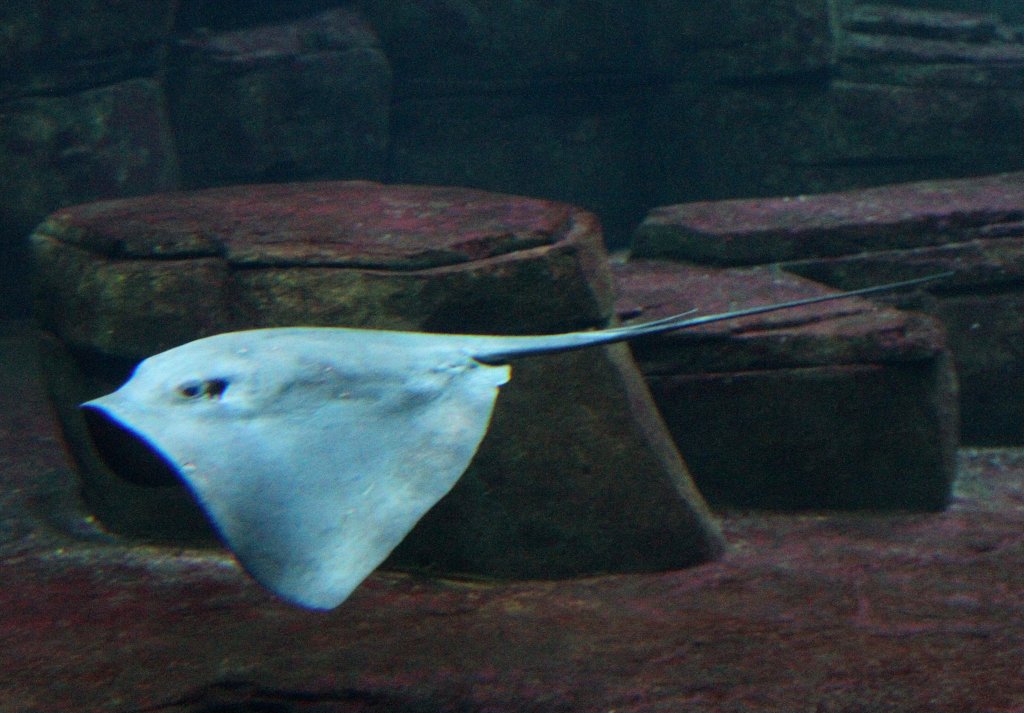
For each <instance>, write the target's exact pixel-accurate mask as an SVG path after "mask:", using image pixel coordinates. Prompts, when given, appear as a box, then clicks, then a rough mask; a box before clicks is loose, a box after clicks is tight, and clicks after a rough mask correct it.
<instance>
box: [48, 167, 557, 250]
mask: <svg viewBox="0 0 1024 713" xmlns="http://www.w3.org/2000/svg"><path fill="white" fill-rule="evenodd" d="M572 212H573V209H572V207H571V206H568V205H566V204H563V203H554V202H551V201H544V200H531V199H519V200H509V196H507V195H502V194H498V193H488V192H486V191H475V190H471V189H465V188H451V189H445V188H440V187H437V186H389V187H388V188H387V189H382V187H381V185H380V184H379V183H372V182H368V181H341V182H330V181H326V182H320V183H291V184H269V185H255V186H229V187H226V188H211V189H207V190H205V191H194V192H185V193H177V194H166V193H164V194H159V195H154V196H148V197H141V198H129V199H122V200H112V201H102V202H98V203H92V204H89V205H82V206H73V207H71V208H66V209H63V210H60V211H57V212H56V213H54V214H53V215H51V216H50V217H49V218H47V220H46V221H45V222H44V223H43V224H42V225H41V226H40V227H39V228H38V232H39V233H40V234H41V235H45V236H52V237H55V238H56V239H59V240H60V241H62V242H65V243H68V244H72V245H79V246H81V247H83V248H85V249H86V250H89V251H91V252H96V253H99V254H103V255H107V256H110V257H116V258H122V259H123V258H151V259H171V258H175V257H177V258H195V257H204V256H207V257H214V256H218V257H224V258H226V259H227V261H228V262H229V263H230V264H232V265H246V264H251V265H257V266H266V265H275V264H283V265H297V264H301V265H331V266H336V267H342V266H351V267H372V268H387V269H392V270H410V269H422V268H426V267H439V266H442V265H451V264H454V263H460V262H466V261H468V260H474V259H483V258H486V257H493V256H495V255H501V254H504V253H508V252H512V251H514V250H521V249H524V248H529V247H536V246H538V245H548V244H551V243H553V242H555V241H557V240H558V239H559V238H561V237H563V234H564V233H565V232H566V231H567V230H568V229H569V227H570V224H571V217H572Z"/></svg>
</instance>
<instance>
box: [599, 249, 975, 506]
mask: <svg viewBox="0 0 1024 713" xmlns="http://www.w3.org/2000/svg"><path fill="white" fill-rule="evenodd" d="M616 278H617V284H618V286H619V291H620V294H621V297H620V311H623V312H626V313H630V312H632V313H636V312H639V313H640V314H642V315H643V318H644V319H656V318H658V317H663V316H667V315H669V314H672V313H674V312H676V311H681V310H684V309H686V308H692V307H696V308H698V310H699V311H700V312H701V313H715V312H721V311H725V310H728V309H736V308H740V307H745V306H753V305H756V304H758V303H765V304H767V303H773V302H781V301H788V300H793V299H800V298H804V297H810V296H814V295H816V294H824V293H825V292H826V290H824V289H822V288H821V287H820V286H819V285H816V284H815V283H812V282H810V281H807V280H803V279H800V278H796V277H793V276H792V275H788V274H786V273H784V272H780V271H778V270H774V269H766V268H755V269H745V270H740V269H729V270H722V269H714V268H706V267H697V266H688V265H683V264H671V263H655V262H643V261H640V262H631V263H628V264H626V265H622V266H619V267H618V268H617V269H616ZM633 351H634V354H635V355H636V358H637V362H638V363H639V365H640V369H641V371H642V372H643V374H644V377H645V379H646V380H647V383H648V385H649V386H650V387H651V392H652V394H653V395H654V400H655V403H657V404H658V408H659V409H660V410H661V413H662V415H663V416H664V418H665V422H666V424H667V425H668V427H669V430H670V431H671V432H672V435H673V437H674V439H675V441H676V445H677V446H678V447H679V450H680V452H681V453H682V454H683V457H684V459H685V460H686V462H687V463H688V464H689V466H690V468H691V472H692V473H693V477H694V480H695V481H696V483H697V485H698V487H699V488H700V490H701V492H702V493H703V494H704V496H705V497H707V498H708V501H709V502H710V503H711V504H712V505H714V506H725V507H741V508H751V507H755V508H773V509H784V510H792V509H824V508H872V509H909V510H935V509H940V508H942V507H944V506H945V505H946V503H947V502H948V501H949V497H950V488H951V486H952V483H953V478H954V475H955V458H956V446H957V425H958V424H957V398H956V397H957V390H956V376H955V374H954V371H953V367H952V360H951V359H950V355H949V352H948V350H947V348H946V345H945V335H944V333H943V330H942V328H941V326H940V325H939V324H938V322H937V321H936V320H934V319H932V318H929V317H925V316H923V315H916V314H908V313H904V312H898V311H896V310H893V309H888V308H879V307H877V306H874V305H872V304H871V303H868V302H865V301H863V300H843V301H841V302H832V303H825V304H821V305H813V306H808V307H802V308H799V309H794V310H787V311H784V312H777V313H773V314H767V315H761V316H757V317H748V318H745V319H743V320H736V321H730V322H727V323H717V324H711V325H705V326H703V327H698V328H695V329H690V330H686V331H683V332H678V333H673V334H666V335H659V336H658V337H654V338H650V339H646V340H643V341H638V342H636V343H635V344H634V345H633Z"/></svg>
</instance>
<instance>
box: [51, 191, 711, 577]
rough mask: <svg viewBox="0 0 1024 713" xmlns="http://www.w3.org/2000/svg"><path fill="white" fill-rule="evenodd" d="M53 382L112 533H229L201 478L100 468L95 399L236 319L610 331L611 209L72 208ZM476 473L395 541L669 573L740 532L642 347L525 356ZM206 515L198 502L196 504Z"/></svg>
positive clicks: (58, 257) (89, 487)
mask: <svg viewBox="0 0 1024 713" xmlns="http://www.w3.org/2000/svg"><path fill="white" fill-rule="evenodd" d="M33 246H34V250H35V257H36V263H37V265H38V285H37V295H38V299H37V302H38V314H39V317H40V319H41V321H42V323H43V325H44V326H45V327H46V328H47V329H48V330H50V331H51V332H52V333H53V335H54V337H53V338H52V339H48V340H46V342H45V343H46V345H47V348H46V350H45V353H46V354H47V361H46V363H47V365H48V368H49V371H50V377H51V378H50V382H49V383H50V387H51V390H52V392H53V395H54V400H55V403H56V404H57V405H58V409H59V413H60V415H61V417H62V420H63V423H64V426H65V428H66V433H67V435H68V438H69V440H70V442H71V444H72V449H73V451H74V452H75V454H76V456H77V457H78V458H79V460H80V461H81V462H82V463H83V466H84V467H83V478H84V488H85V493H86V497H87V499H88V500H89V502H90V504H91V506H92V507H93V508H94V510H95V511H96V512H97V513H98V514H100V515H101V516H102V517H103V518H104V521H105V522H106V523H107V524H108V525H110V526H111V527H113V528H115V529H117V530H119V531H126V532H131V533H135V534H139V535H145V536H149V537H160V538H165V539H166V538H171V539H174V540H175V541H179V542H181V541H193V540H195V539H196V538H202V537H204V536H207V537H208V535H209V533H208V532H207V531H206V529H205V528H202V529H200V530H197V529H196V523H197V522H200V523H201V521H202V520H201V518H200V517H198V516H197V515H196V513H195V509H194V507H192V506H191V504H190V502H189V498H188V497H187V495H186V494H185V492H184V491H183V490H181V489H164V490H161V489H157V490H154V489H151V488H145V487H141V486H136V485H131V484H129V483H127V482H125V481H124V479H122V478H119V477H117V476H116V475H114V474H112V473H110V472H109V471H108V470H107V469H106V468H105V467H103V466H102V464H100V463H99V462H98V461H97V460H96V458H95V457H94V455H93V454H92V449H91V447H90V445H89V442H88V439H87V437H86V435H85V433H84V431H83V429H82V424H81V420H80V417H79V416H78V414H77V411H76V409H75V405H76V404H77V403H80V402H81V401H83V400H85V399H86V398H89V397H92V396H96V395H99V394H101V393H104V392H105V391H109V390H111V389H113V388H114V387H116V386H117V385H118V381H119V379H122V378H124V377H125V376H126V374H127V371H128V369H129V368H130V367H131V365H132V364H133V363H134V362H135V361H138V360H139V359H140V358H142V357H144V356H147V355H149V354H151V353H155V352H159V351H163V350H165V349H167V348H170V347H172V346H176V345H177V344H181V343H184V342H187V341H190V340H192V339H195V338H198V337H201V336H205V335H208V334H213V333H217V332H224V331H230V330H235V329H244V328H251V327H269V326H294V325H299V324H304V325H320V326H350V327H373V328H395V329H404V330H411V331H434V332H463V333H499V334H500V333H543V332H556V331H568V330H571V329H579V328H582V327H586V326H599V325H603V324H605V323H607V320H608V318H609V316H610V312H611V307H612V284H611V275H610V272H609V270H608V266H607V263H606V255H605V252H604V248H603V245H602V239H601V232H600V228H599V227H598V225H597V221H596V219H595V218H594V217H593V216H592V215H590V214H589V213H586V212H584V211H582V210H579V209H576V208H573V207H571V206H567V205H563V204H557V203H552V202H549V201H542V200H533V199H527V198H519V197H514V196H506V195H498V194H492V193H485V192H482V191H473V190H467V189H454V188H438V187H429V186H419V187H417V186H381V185H379V184H372V183H365V182H352V183H310V184H287V185H263V186H244V187H232V188H221V189H210V190H207V191H200V192H195V193H179V194H167V195H157V196H151V197H146V198H139V199H134V200H129V201H113V202H106V203H101V204H96V205H87V206H79V207H75V208H69V209H66V210H63V211H60V212H58V213H56V214H54V215H53V216H51V217H50V218H49V219H48V220H46V221H45V222H44V223H43V224H42V225H41V226H40V227H39V229H38V230H37V231H36V233H35V234H34V236H33ZM513 374H514V376H513V378H512V380H511V382H510V383H509V384H508V385H507V386H505V387H503V388H502V393H501V396H500V397H499V400H498V406H497V409H496V411H495V414H494V417H493V419H492V424H491V428H490V430H489V431H488V435H487V437H486V438H485V440H484V442H483V444H482V445H481V447H480V449H479V451H478V452H477V455H476V458H475V459H474V462H473V464H472V465H471V466H470V469H469V471H468V472H467V473H466V475H465V476H464V477H463V478H462V480H461V481H460V482H459V484H458V485H456V487H455V489H454V490H453V492H452V493H451V495H450V497H448V498H446V499H445V500H444V501H442V503H440V504H439V505H438V506H437V507H436V508H435V509H434V510H433V511H431V512H430V513H429V514H428V515H427V517H426V518H424V520H423V521H422V522H421V523H420V525H419V527H418V528H417V529H416V530H415V531H414V533H413V534H412V535H410V537H409V538H408V539H407V540H406V542H405V544H403V546H402V547H401V548H400V549H399V550H398V551H397V552H396V555H395V557H396V561H400V562H401V563H403V564H404V565H406V566H414V567H434V568H438V569H439V570H441V571H449V572H451V571H455V572H472V573H477V574H481V573H482V574H500V575H515V576H553V575H565V574H578V573H581V572H595V571H635V570H649V569H665V568H669V567H678V566H683V565H686V564H692V563H695V562H699V561H703V560H705V559H707V558H709V557H714V556H715V555H717V554H718V553H719V552H720V550H721V548H722V541H721V536H720V534H719V532H718V530H717V526H716V525H715V523H714V521H713V519H712V518H711V517H710V515H709V514H708V512H707V510H706V508H705V505H704V503H703V500H702V499H701V497H700V495H699V494H698V493H697V491H696V489H695V488H694V487H693V485H692V482H691V481H690V479H689V475H688V474H687V473H686V470H685V466H684V465H683V464H682V462H681V461H680V459H679V457H678V454H677V453H676V452H675V450H674V448H673V446H672V444H671V440H670V438H669V436H668V434H667V432H666V431H665V429H664V425H663V423H662V422H661V420H660V418H659V416H658V415H657V411H656V409H655V408H654V406H653V404H652V403H651V402H650V395H649V393H648V392H647V390H646V387H645V386H644V384H643V380H642V378H641V377H640V375H639V373H638V372H637V370H636V366H635V364H634V363H633V362H632V360H631V358H630V357H629V352H628V349H627V348H626V347H625V346H623V345H616V346H613V347H610V348H608V349H596V350H585V351H581V352H575V353H568V354H560V355H554V356H551V357H549V358H544V359H532V360H531V359H524V360H521V361H518V362H517V363H516V364H514V365H513ZM189 512H191V513H192V514H191V515H190V514H188V513H189Z"/></svg>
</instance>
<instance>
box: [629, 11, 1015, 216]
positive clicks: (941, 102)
mask: <svg viewBox="0 0 1024 713" xmlns="http://www.w3.org/2000/svg"><path fill="white" fill-rule="evenodd" d="M665 5H666V6H668V7H669V9H668V10H667V11H666V12H665V14H664V15H663V16H662V17H660V18H659V19H660V20H661V21H660V22H659V23H657V24H655V25H654V26H653V30H652V36H653V38H654V39H653V40H652V43H653V44H655V46H658V45H657V43H658V42H659V40H658V38H659V37H660V36H662V35H664V36H666V37H667V40H665V41H663V42H662V43H663V44H668V45H669V47H670V48H671V47H678V48H679V50H677V51H675V52H668V53H661V54H659V55H658V56H661V57H668V58H672V62H670V64H669V67H668V70H667V72H668V75H667V76H668V77H669V78H670V83H669V85H668V87H667V88H666V90H665V91H663V92H662V93H661V94H660V95H659V100H658V102H657V103H655V104H654V105H653V107H652V123H651V129H652V131H651V136H652V137H653V138H654V139H655V142H656V143H655V145H657V146H658V147H659V148H660V149H661V150H660V151H659V153H658V154H657V155H656V156H652V157H651V161H650V163H649V166H650V167H651V169H652V170H654V171H661V172H663V175H661V176H660V177H659V179H658V180H657V181H656V182H655V185H656V188H655V194H654V195H655V200H656V201H658V202H661V203H669V202H678V201H680V200H695V199H698V198H705V199H706V198H730V197H737V196H753V195H786V194H795V193H812V192H820V191H827V190H836V189H840V188H845V187H853V186H863V185H871V184H881V183H886V182H894V181H907V180H915V179H922V178H929V177H952V176H961V175H978V174H984V173H992V172H996V171H1006V170H1016V169H1018V168H1019V167H1020V165H1021V164H1020V156H1021V152H1022V148H1024V133H1022V131H1021V127H1022V125H1024V86H1022V83H1021V80H1020V77H1021V72H1020V68H1021V66H1022V64H1024V43H1022V42H1021V38H1020V37H1019V36H1018V34H1017V33H1016V31H1015V29H1014V28H1013V27H1011V26H1008V25H1005V24H1000V22H999V19H998V18H997V17H996V16H994V15H992V14H989V13H978V12H967V11H976V10H977V9H978V8H977V5H976V4H974V5H968V4H967V3H961V5H960V7H961V8H962V9H963V10H964V11H965V12H959V13H951V12H942V11H938V10H934V9H927V10H923V9H920V10H911V9H907V8H899V7H895V6H891V5H871V6H869V7H864V6H863V5H862V4H860V3H852V2H836V3H826V2H814V1H813V0H809V1H803V0H796V1H794V2H784V3H770V4H769V3H760V2H756V0H728V1H724V2H716V3H712V4H710V5H708V6H706V7H705V6H703V5H702V6H700V8H699V10H696V9H689V8H688V7H685V8H684V7H683V6H684V5H685V4H682V3H665ZM929 5H931V3H929ZM673 7H674V8H677V9H676V10H675V11H674V12H672V11H671V10H672V8H673ZM694 7H696V6H694ZM762 13H764V14H762ZM773 18H778V20H774V19H773ZM766 26H767V27H769V28H770V29H768V30H763V28H764V27H766ZM700 30H706V31H700Z"/></svg>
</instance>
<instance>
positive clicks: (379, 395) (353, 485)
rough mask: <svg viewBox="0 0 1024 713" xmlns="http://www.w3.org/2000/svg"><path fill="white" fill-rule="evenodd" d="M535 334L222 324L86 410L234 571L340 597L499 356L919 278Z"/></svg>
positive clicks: (306, 597)
mask: <svg viewBox="0 0 1024 713" xmlns="http://www.w3.org/2000/svg"><path fill="white" fill-rule="evenodd" d="M936 277H938V276H929V277H925V278H919V279H916V280H909V281H905V282H899V283H893V284H889V285H881V286H875V287H869V288H864V289H861V290H854V291H851V292H843V293H835V294H830V295H824V296H818V297H811V298H807V299H799V300H794V301H789V302H783V303H778V304H771V305H764V306H759V307H751V308H747V309H740V310H735V311H730V312H724V313H720V314H711V315H704V316H692V312H687V313H684V314H681V315H675V316H672V317H668V318H665V319H659V320H655V321H649V322H646V323H641V324H636V325H629V326H620V327H612V328H609V329H602V330H597V331H581V332H569V333H565V334H553V335H538V336H485V335H461V334H430V333H421V332H400V331H386V330H372V329H348V328H332V327H285V328H269V329H255V330H248V331H240V332H228V333H224V334H218V335H215V336H211V337H206V338H203V339H198V340H196V341H193V342H189V343H187V344H184V345H182V346H179V347H176V348H173V349H170V350H168V351H165V352H162V353H160V354H157V355H155V356H152V357H149V358H147V359H145V360H144V361H142V362H141V363H140V364H139V365H138V366H137V367H136V369H135V371H134V372H133V374H132V375H131V377H130V378H129V380H128V381H127V382H125V384H124V385H122V386H121V387H120V388H119V389H118V390H117V391H115V392H113V393H111V394H108V395H106V396H103V397H101V398H98V399H95V400H93V401H89V402H87V403H85V404H83V405H82V407H83V409H84V413H85V416H86V420H87V423H88V425H89V428H90V431H91V433H92V435H93V441H94V443H95V444H96V446H97V449H98V451H99V453H100V455H101V456H102V457H103V459H104V460H105V461H106V462H107V463H108V464H109V465H110V466H111V467H112V469H114V470H115V472H119V473H121V474H124V472H125V470H126V469H131V468H132V467H137V461H136V464H135V465H134V466H133V465H132V464H130V463H126V462H125V461H126V459H128V458H129V454H131V453H133V452H134V453H135V455H136V456H137V455H138V454H139V453H142V454H144V455H146V456H147V457H151V458H152V459H153V460H154V461H155V462H158V463H160V465H161V467H163V468H165V469H166V472H169V473H170V474H172V475H173V476H174V477H176V478H178V479H180V480H181V481H183V482H184V484H185V485H186V486H187V487H188V488H189V490H190V491H191V493H192V494H193V496H194V497H195V499H196V500H197V501H198V503H199V505H200V506H201V508H202V509H203V510H204V511H205V513H206V515H207V517H208V518H209V520H210V521H211V522H212V524H213V525H214V527H215V529H216V530H217V531H218V534H219V535H220V537H221V538H222V540H223V541H224V543H225V544H226V545H227V547H228V548H229V549H230V550H231V551H232V552H233V553H234V555H235V557H236V558H237V560H238V561H239V562H240V563H241V565H242V566H243V567H244V568H245V569H246V570H247V571H248V572H249V573H250V574H251V575H252V576H253V577H254V578H255V579H256V580H257V581H258V582H260V583H261V584H263V585H264V586H266V587H267V588H269V589H270V590H271V591H273V592H275V593H276V594H277V595H279V596H280V597H282V598H283V599H285V600H287V601H289V602H292V603H294V604H298V605H300V606H303V607H307V608H311V609H331V608H334V607H336V606H338V605H339V604H341V603H342V602H343V601H345V599H346V598H347V597H348V596H349V594H350V593H351V592H352V590H353V589H355V588H356V587H357V586H358V585H359V583H360V582H362V581H363V579H365V578H366V577H367V576H368V575H369V574H370V572H372V571H373V570H374V569H375V568H376V567H377V566H378V565H379V564H380V563H381V562H382V561H383V560H384V559H385V558H386V557H387V556H388V554H389V553H390V552H391V551H392V549H394V548H395V547H396V546H397V545H398V543H399V542H401V541H402V539H403V538H404V537H405V536H406V534H408V532H409V531H410V530H411V529H412V528H413V526H414V525H415V524H416V523H417V521H419V519H420V518H421V517H422V516H423V515H424V514H425V513H426V512H427V511H428V510H429V509H430V508H431V507H432V506H433V505H434V504H435V503H437V501H438V500H440V499H441V498H442V497H444V495H445V494H446V493H448V491H449V490H451V488H452V487H453V486H454V485H455V483H456V481H457V480H458V479H459V477H460V476H461V475H462V473H463V472H464V471H465V470H466V468H467V467H468V465H469V462H470V460H471V459H472V458H473V455H474V453H475V452H476V450H477V447H478V446H479V444H480V441H481V440H482V439H483V437H484V434H485V433H486V432H487V428H488V424H489V423H490V419H491V413H492V411H493V410H494V404H495V400H496V399H497V396H498V389H499V387H501V385H502V384H504V383H506V382H507V381H508V380H509V378H510V377H511V367H510V366H509V362H510V361H512V360H515V359H518V358H522V357H529V356H536V355H542V354H552V353H555V352H563V351H567V350H574V349H582V348H586V347H593V346H597V345H601V344H610V343H613V342H621V341H625V340H629V339H635V338H637V337H642V336H646V335H654V334H660V333H664V332H670V331H674V330H679V329H685V328H688V327H694V326H697V325H701V324H708V323H710V322H718V321H721V320H726V319H733V318H736V317H743V316H749V315H755V314H762V313H765V312H772V311H776V310H782V309H787V308H791V307H797V306H800V305H809V304H815V303H818V302H825V301H828V300H837V299H845V298H848V297H853V296H856V295H866V294H870V293H876V292H882V291H887V290H893V289H897V288H901V287H907V286H910V285H916V284H919V283H922V282H925V281H927V280H931V279H935V278H936Z"/></svg>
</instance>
